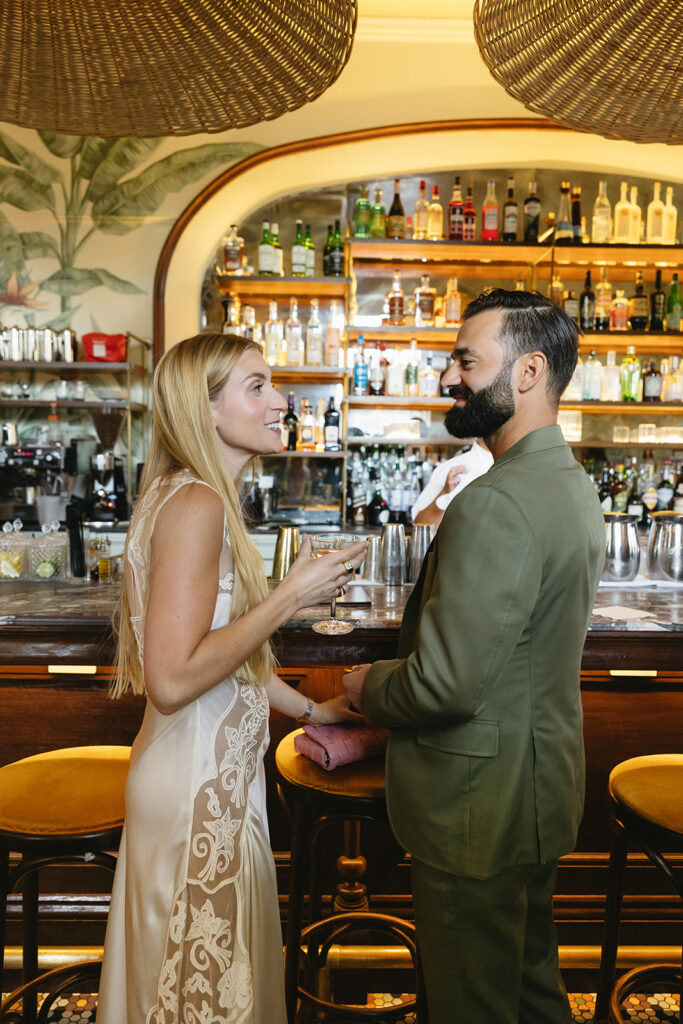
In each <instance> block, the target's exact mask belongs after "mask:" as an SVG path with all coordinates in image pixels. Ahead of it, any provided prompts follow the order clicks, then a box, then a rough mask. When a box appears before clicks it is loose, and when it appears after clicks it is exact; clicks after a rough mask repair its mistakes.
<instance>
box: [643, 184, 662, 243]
mask: <svg viewBox="0 0 683 1024" xmlns="http://www.w3.org/2000/svg"><path fill="white" fill-rule="evenodd" d="M653 187H654V196H653V197H652V199H651V200H650V202H649V203H648V204H647V224H646V232H645V237H646V239H647V244H648V245H661V244H662V227H663V225H664V203H663V202H662V200H661V199H660V195H659V194H660V191H661V188H662V183H661V182H660V181H655V183H654V186H653Z"/></svg>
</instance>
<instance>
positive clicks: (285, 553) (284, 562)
mask: <svg viewBox="0 0 683 1024" xmlns="http://www.w3.org/2000/svg"><path fill="white" fill-rule="evenodd" d="M300 540H301V535H300V533H299V527H298V526H281V527H280V528H279V530H278V531H277V540H276V542H275V554H274V556H273V571H272V573H271V574H270V576H271V579H273V580H276V581H280V580H283V579H284V578H285V576H286V575H287V573H288V571H289V569H290V568H291V565H292V562H293V561H294V559H295V558H296V556H297V555H298V554H299V543H300Z"/></svg>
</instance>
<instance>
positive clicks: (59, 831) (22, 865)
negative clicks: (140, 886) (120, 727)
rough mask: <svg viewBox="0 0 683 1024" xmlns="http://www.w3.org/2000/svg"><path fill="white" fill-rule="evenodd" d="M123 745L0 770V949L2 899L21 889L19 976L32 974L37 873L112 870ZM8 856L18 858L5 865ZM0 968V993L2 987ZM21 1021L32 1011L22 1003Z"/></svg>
mask: <svg viewBox="0 0 683 1024" xmlns="http://www.w3.org/2000/svg"><path fill="white" fill-rule="evenodd" d="M129 763H130V747H124V746H89V747H71V748H64V749H60V750H50V751H46V752H45V753H42V754H35V755H33V756H32V757H25V758H23V759H22V760H21V761H14V762H13V763H12V764H8V765H5V766H4V767H0V948H2V950H3V964H0V968H2V966H4V946H5V924H6V915H7V898H8V896H9V894H10V893H11V892H13V891H14V890H15V889H17V888H19V887H21V889H22V892H23V899H22V918H23V980H24V982H28V981H30V980H31V979H32V978H34V977H35V976H36V975H37V973H38V934H37V929H38V872H39V870H40V869H41V868H43V867H47V866H48V865H49V866H55V865H66V864H74V863H79V864H82V863H85V864H97V865H99V866H100V867H106V868H109V869H110V870H112V871H113V870H114V868H115V867H116V858H115V857H114V856H113V855H112V853H111V851H115V850H116V849H117V848H118V844H119V839H120V837H121V829H122V827H123V819H124V793H125V785H126V776H127V774H128V767H129ZM10 854H20V855H21V860H20V861H19V862H18V863H17V864H16V865H15V866H14V867H13V868H12V870H11V871H10V869H9V863H10V861H9V858H10ZM1 983H2V970H1V969H0V991H2V986H1ZM25 1015H26V1019H27V1020H30V1019H32V1017H34V1016H35V1010H33V1011H32V1010H31V1008H30V1007H29V1008H28V1013H27V1009H26V1007H25Z"/></svg>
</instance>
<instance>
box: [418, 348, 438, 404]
mask: <svg viewBox="0 0 683 1024" xmlns="http://www.w3.org/2000/svg"><path fill="white" fill-rule="evenodd" d="M418 385H419V387H418V390H419V392H420V395H421V396H422V397H423V398H436V397H437V396H438V394H439V375H438V373H437V372H436V370H435V369H434V367H433V366H432V357H431V356H427V365H426V367H425V368H424V369H423V370H420V372H419V374H418Z"/></svg>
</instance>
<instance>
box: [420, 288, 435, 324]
mask: <svg viewBox="0 0 683 1024" xmlns="http://www.w3.org/2000/svg"><path fill="white" fill-rule="evenodd" d="M417 308H418V309H419V311H420V316H421V318H422V320H423V321H425V322H427V321H431V320H433V319H434V295H433V294H432V293H431V292H428V293H426V294H425V293H424V292H423V293H422V294H420V295H418V297H417Z"/></svg>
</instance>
